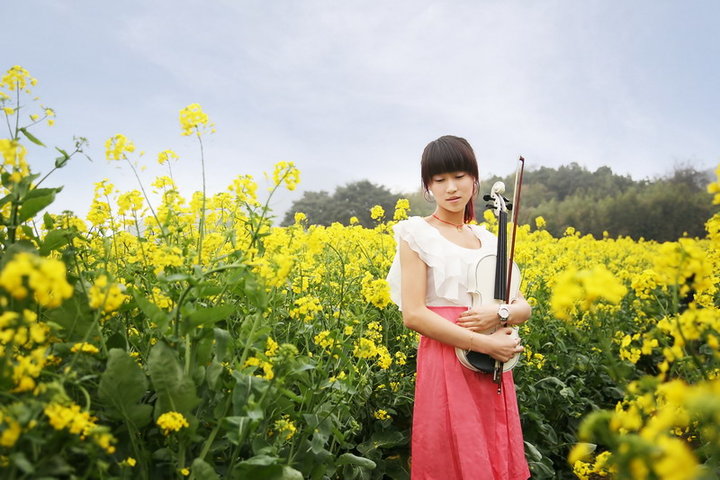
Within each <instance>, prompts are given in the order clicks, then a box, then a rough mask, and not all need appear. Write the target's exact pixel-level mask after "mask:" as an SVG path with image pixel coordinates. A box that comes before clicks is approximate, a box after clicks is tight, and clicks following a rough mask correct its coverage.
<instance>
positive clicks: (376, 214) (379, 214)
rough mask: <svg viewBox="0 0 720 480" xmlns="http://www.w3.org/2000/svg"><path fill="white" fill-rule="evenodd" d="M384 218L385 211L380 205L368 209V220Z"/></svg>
mask: <svg viewBox="0 0 720 480" xmlns="http://www.w3.org/2000/svg"><path fill="white" fill-rule="evenodd" d="M384 216H385V209H383V207H381V206H380V205H375V206H374V207H372V208H371V209H370V218H372V219H373V220H380V219H381V218H383V217H384Z"/></svg>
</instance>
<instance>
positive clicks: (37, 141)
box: [20, 127, 45, 147]
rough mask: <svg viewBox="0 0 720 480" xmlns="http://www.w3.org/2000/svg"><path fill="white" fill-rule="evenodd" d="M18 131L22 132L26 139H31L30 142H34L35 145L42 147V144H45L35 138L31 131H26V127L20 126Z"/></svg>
mask: <svg viewBox="0 0 720 480" xmlns="http://www.w3.org/2000/svg"><path fill="white" fill-rule="evenodd" d="M20 131H21V132H22V134H23V135H25V138H27V139H28V140H30V141H31V142H32V143H34V144H35V145H40V146H41V147H44V146H45V144H44V143H42V142H41V141H40V140H38V138H37V137H36V136H35V135H33V134H32V133H30V132H28V130H27V128H25V127H21V128H20Z"/></svg>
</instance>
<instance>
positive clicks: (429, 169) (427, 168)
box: [420, 135, 480, 223]
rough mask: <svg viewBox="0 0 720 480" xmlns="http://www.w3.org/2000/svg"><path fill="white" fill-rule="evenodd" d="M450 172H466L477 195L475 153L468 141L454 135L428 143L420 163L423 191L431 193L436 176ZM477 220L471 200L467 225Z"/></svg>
mask: <svg viewBox="0 0 720 480" xmlns="http://www.w3.org/2000/svg"><path fill="white" fill-rule="evenodd" d="M448 172H466V173H468V174H469V175H470V176H472V177H473V179H474V185H475V189H474V190H475V193H477V189H478V182H479V177H480V176H479V174H478V165H477V160H476V159H475V152H473V149H472V147H471V146H470V144H469V143H468V141H467V140H465V139H464V138H461V137H456V136H454V135H444V136H442V137H440V138H438V139H437V140H433V141H432V142H430V143H428V144H427V146H426V147H425V150H423V154H422V159H421V161H420V177H421V178H422V184H423V189H424V190H425V191H426V192H427V191H429V185H430V183H431V182H432V177H433V176H434V175H439V174H441V173H448ZM474 218H475V208H474V206H473V201H472V199H470V201H468V203H467V205H465V215H464V216H463V219H464V220H465V223H467V222H469V221H470V220H473V219H474Z"/></svg>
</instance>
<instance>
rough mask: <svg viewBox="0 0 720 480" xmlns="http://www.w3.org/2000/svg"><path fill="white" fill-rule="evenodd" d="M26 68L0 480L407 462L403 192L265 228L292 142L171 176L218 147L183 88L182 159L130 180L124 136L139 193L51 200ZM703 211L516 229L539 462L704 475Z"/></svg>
mask: <svg viewBox="0 0 720 480" xmlns="http://www.w3.org/2000/svg"><path fill="white" fill-rule="evenodd" d="M35 84H36V81H35V80H34V79H33V78H32V77H31V76H30V74H29V73H28V72H27V71H25V70H24V69H22V68H21V67H13V68H11V69H10V70H8V71H7V72H6V73H5V74H4V75H3V77H2V79H1V80H0V102H1V105H0V108H2V110H3V115H4V117H5V118H6V119H7V126H8V136H7V138H1V137H0V155H1V157H0V158H1V159H2V170H1V182H2V187H0V188H1V189H2V192H0V242H1V243H2V251H1V255H2V257H1V259H0V342H1V343H2V345H3V349H2V351H1V353H0V395H2V402H0V476H1V477H2V478H8V479H23V478H46V479H50V478H58V479H59V478H104V479H115V478H118V479H120V478H138V479H157V478H194V479H203V480H205V479H213V478H237V479H259V480H260V479H268V480H269V479H278V480H280V479H302V478H312V479H382V478H391V479H404V478H408V476H409V474H408V472H409V465H410V463H411V458H410V457H409V433H410V432H409V427H410V422H411V413H412V401H413V389H414V378H413V375H414V358H415V348H416V344H417V340H418V339H417V335H416V334H414V333H413V332H412V331H410V330H408V329H406V328H405V327H404V326H403V323H402V320H401V316H400V314H399V312H398V310H397V308H396V307H395V306H394V305H393V304H391V302H390V298H389V292H388V288H387V283H386V282H385V280H384V278H385V275H386V273H387V270H388V268H389V266H390V263H391V262H392V259H393V256H394V253H395V242H394V239H393V235H392V228H391V227H392V225H393V224H394V222H396V221H398V220H401V219H403V218H406V217H407V215H409V214H412V211H410V210H409V208H410V207H409V204H408V202H407V201H400V202H398V205H397V207H396V210H395V211H394V212H383V211H382V209H381V208H380V207H375V208H374V209H373V212H372V214H373V218H376V219H377V226H376V227H375V228H373V229H368V228H364V227H361V226H359V225H354V224H351V225H348V226H343V225H340V224H334V225H332V226H330V227H321V226H315V225H307V224H306V222H305V220H304V218H303V215H301V214H299V215H297V216H296V218H295V224H294V225H292V226H290V227H276V226H273V222H272V214H271V212H270V210H269V208H268V205H269V201H270V199H271V197H272V194H273V193H274V192H275V191H276V190H277V189H281V188H286V189H290V190H292V189H294V188H295V187H296V185H297V184H298V182H299V181H300V172H299V170H298V169H297V168H296V166H295V165H294V164H292V163H289V162H281V163H279V164H277V165H275V166H274V168H273V169H272V170H271V171H270V172H269V173H268V178H269V179H270V189H269V191H268V192H267V193H266V194H265V195H261V194H260V191H261V189H260V188H259V187H258V184H257V182H256V181H255V180H254V179H253V178H252V177H250V176H248V175H243V174H241V173H240V174H238V176H237V177H235V178H234V179H233V180H232V181H231V183H230V184H229V185H228V186H227V189H226V190H225V191H222V192H207V191H206V188H205V185H204V182H203V185H202V189H201V190H199V191H197V192H192V193H190V194H189V195H185V194H183V192H180V191H179V190H178V189H177V187H176V185H175V183H174V181H173V179H172V165H173V164H175V162H179V161H182V162H188V164H191V165H192V166H189V165H187V164H186V165H185V168H197V171H198V173H202V177H203V178H204V175H205V162H206V161H211V159H205V158H204V155H203V144H202V142H203V138H206V136H207V135H211V134H212V133H213V126H212V123H211V121H210V119H209V118H208V116H207V115H206V114H205V113H204V112H203V111H202V108H201V107H200V106H199V105H196V104H193V105H190V106H188V107H186V108H184V109H182V110H181V112H180V116H179V121H180V128H179V134H182V135H186V136H191V137H193V138H195V139H196V140H197V142H198V150H197V152H198V155H197V159H191V160H187V159H178V158H177V155H176V154H175V153H174V152H172V151H171V150H166V151H163V152H159V154H158V157H157V158H158V161H159V162H160V163H162V164H167V165H168V167H169V169H168V176H163V177H159V178H155V179H152V180H149V181H146V180H145V179H142V178H141V176H140V174H139V173H140V172H139V171H138V164H137V162H138V161H139V156H136V154H135V145H134V143H133V141H132V140H131V139H128V138H126V137H124V136H123V135H116V136H114V137H112V138H111V139H109V140H108V141H107V142H106V144H105V147H106V153H107V158H108V160H109V161H114V162H120V163H121V164H122V165H123V168H125V169H127V171H128V172H132V174H133V175H135V176H136V177H137V180H138V187H137V188H138V189H137V190H132V191H128V192H120V191H117V189H116V188H115V187H114V186H113V185H112V183H111V181H110V180H105V181H102V182H99V183H97V184H96V185H95V199H94V201H93V202H92V205H91V206H90V209H89V213H88V215H87V216H86V218H78V217H76V216H74V215H73V214H70V213H63V214H53V213H44V212H53V211H54V210H53V208H54V205H53V200H54V198H55V195H56V194H57V192H58V191H59V189H58V188H56V187H48V186H46V181H49V180H46V178H47V177H48V176H47V175H46V176H45V177H41V176H40V175H39V174H38V173H36V172H34V171H33V169H32V167H31V160H30V159H28V158H27V150H26V147H25V144H28V143H35V144H42V141H41V140H40V138H39V137H41V134H40V133H38V132H37V131H38V130H41V127H43V125H44V124H48V123H49V124H50V125H51V124H52V122H53V121H54V112H53V111H52V110H51V109H48V108H43V107H40V106H39V105H38V104H37V102H33V101H32V100H31V97H32V95H31V91H32V88H33V87H34V86H35ZM82 148H83V142H82V141H78V142H77V143H76V149H75V151H73V152H66V151H63V150H60V149H57V150H56V151H57V152H59V154H60V156H59V157H58V158H57V160H56V164H55V167H56V168H73V165H72V162H71V160H72V157H73V156H75V155H78V154H81V153H82ZM48 151H49V149H48ZM45 173H47V172H45ZM50 173H52V172H50ZM717 174H718V177H719V178H718V180H717V181H716V182H715V183H713V184H711V185H710V186H709V189H710V191H711V193H715V200H714V201H715V203H720V168H718V170H717ZM50 178H51V177H50ZM485 223H486V224H487V226H488V228H490V229H496V228H497V226H496V225H495V223H494V222H493V219H492V217H491V216H487V217H486V218H485ZM707 230H708V235H707V237H706V238H702V239H694V238H682V239H679V240H678V241H676V242H668V243H662V244H661V243H656V242H652V241H644V240H640V241H634V240H632V239H629V238H618V239H615V238H609V237H608V238H603V239H594V238H592V237H590V236H584V235H582V233H581V232H576V231H574V230H573V229H568V231H566V233H565V235H564V236H563V237H562V238H554V237H552V236H551V235H550V234H548V233H547V232H546V231H544V230H543V219H542V218H538V219H536V221H535V224H534V225H520V226H519V227H518V243H517V247H516V255H517V258H516V260H517V262H518V264H519V265H520V267H521V269H522V271H523V287H522V290H523V291H524V294H525V296H526V298H528V300H529V301H530V303H531V304H532V305H533V307H534V309H533V316H532V318H531V320H530V321H529V322H528V323H527V324H526V325H524V326H523V327H522V329H521V336H522V337H523V341H524V345H525V346H526V350H525V353H524V358H523V361H522V362H521V364H520V365H519V366H518V367H517V368H516V369H515V371H514V375H515V381H516V383H517V390H518V400H519V403H520V408H521V418H522V422H523V430H524V432H525V440H526V453H527V458H528V461H529V463H530V466H531V470H532V472H533V478H535V479H552V478H563V479H571V478H580V479H593V480H597V479H603V478H618V479H668V480H670V479H673V480H675V479H677V480H680V479H695V478H697V479H714V478H718V476H719V475H720V425H719V423H720V378H718V372H720V370H719V368H720V310H718V305H719V299H720V295H719V294H718V291H717V288H718V284H719V283H720V278H719V277H718V272H720V253H719V252H720V214H716V215H715V217H713V218H711V219H708V223H707ZM468 441H472V439H468Z"/></svg>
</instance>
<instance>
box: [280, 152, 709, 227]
mask: <svg viewBox="0 0 720 480" xmlns="http://www.w3.org/2000/svg"><path fill="white" fill-rule="evenodd" d="M711 173H712V172H711V171H699V170H696V169H695V168H693V167H688V166H681V167H676V168H675V170H674V171H673V172H672V173H671V174H668V175H666V176H663V177H659V178H657V179H654V180H648V179H645V180H637V181H636V180H633V179H632V178H631V177H630V176H626V175H617V174H615V173H613V171H612V169H610V168H609V167H600V168H598V169H597V170H595V171H594V172H593V171H590V170H588V169H586V168H585V167H582V166H580V165H578V164H577V163H571V164H570V165H566V166H561V167H559V168H550V167H540V168H536V169H527V170H526V171H525V173H524V176H523V186H522V198H521V202H520V210H519V223H520V224H524V223H530V224H531V225H533V226H534V221H535V218H537V217H539V216H541V217H543V218H544V220H545V227H544V228H546V229H547V230H548V231H549V232H550V233H552V234H553V235H554V236H561V235H563V234H564V232H565V231H566V229H567V228H568V227H573V228H575V229H576V230H577V231H579V232H581V233H582V234H591V235H593V236H595V237H596V238H600V237H602V236H603V235H608V236H610V237H618V236H625V237H631V238H634V239H639V238H645V239H647V240H656V241H671V240H676V239H677V238H679V237H682V236H683V235H688V236H690V237H703V236H705V228H704V225H705V222H706V221H707V219H708V218H710V216H711V215H712V214H713V212H714V210H715V208H716V207H714V206H713V205H712V196H711V195H710V194H709V193H708V192H707V185H708V184H709V183H710V182H711V181H712V175H711ZM514 177H515V174H514V173H512V174H509V175H507V176H505V177H499V176H494V177H491V178H488V179H483V181H482V184H481V193H483V194H484V193H487V192H486V190H487V191H488V192H489V190H490V188H491V186H492V185H493V183H494V182H496V181H503V182H504V183H505V185H506V194H505V196H507V197H508V198H510V199H511V198H512V195H513V192H512V189H513V186H514V181H515V180H514ZM481 197H482V195H479V196H478V199H477V201H476V209H475V211H476V212H477V215H478V218H479V220H480V221H482V213H483V209H484V208H485V206H484V203H485V202H484V201H483V200H482V198H481ZM400 198H407V199H408V200H409V201H410V206H411V215H429V214H430V213H431V212H432V211H433V209H434V208H435V206H434V204H433V203H431V202H429V201H427V200H426V199H425V198H424V195H423V193H422V192H421V191H416V192H407V193H393V192H391V191H390V190H389V189H388V188H386V187H384V186H382V185H376V184H373V183H371V182H369V181H367V180H362V181H359V182H353V183H348V184H346V185H344V186H340V187H337V188H336V190H335V192H334V193H333V194H332V195H331V194H330V193H328V192H326V191H320V192H312V191H306V192H304V194H303V196H302V198H300V199H298V200H296V201H295V202H293V204H292V206H291V207H290V209H289V210H288V211H287V212H286V214H285V217H284V219H283V222H282V224H283V225H290V224H292V223H293V221H294V216H295V213H296V212H302V213H304V214H305V215H306V216H307V221H308V222H309V223H310V224H317V225H330V224H331V223H333V222H340V223H342V224H345V225H347V224H349V223H350V219H351V218H352V217H355V218H356V219H357V222H358V223H359V224H361V225H364V226H366V227H372V226H374V225H375V220H373V219H372V218H371V217H370V209H371V208H372V207H373V206H375V205H380V206H382V207H383V209H384V210H385V212H386V218H390V219H391V218H392V214H393V210H394V207H395V203H396V202H397V200H398V199H400Z"/></svg>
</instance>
